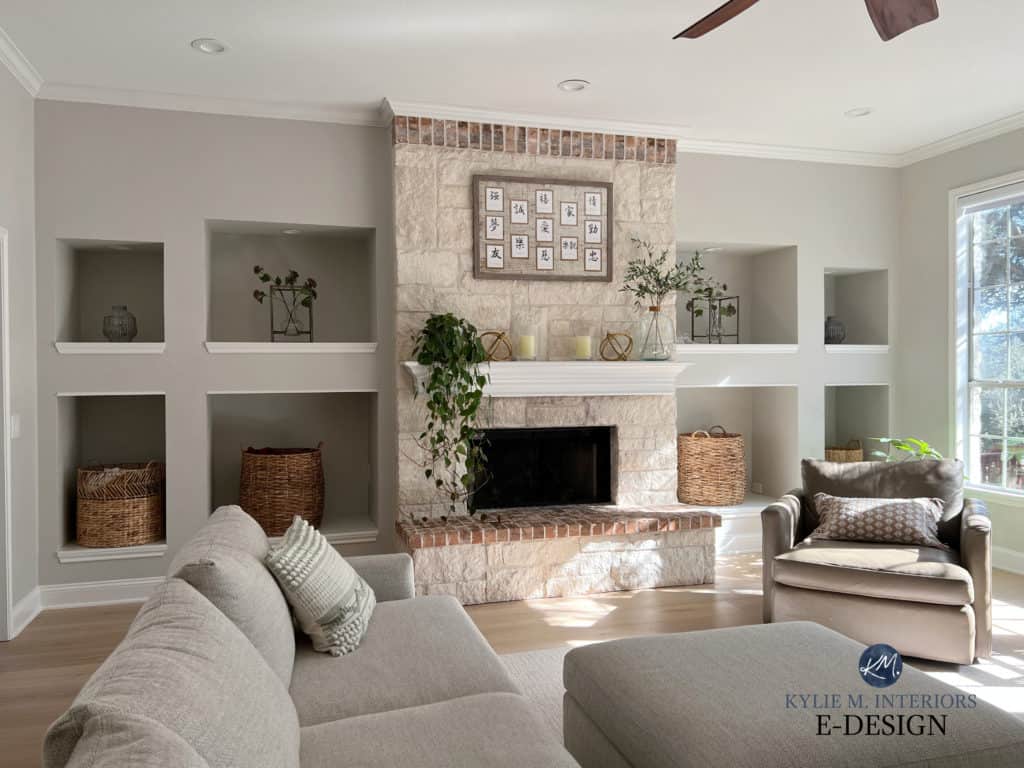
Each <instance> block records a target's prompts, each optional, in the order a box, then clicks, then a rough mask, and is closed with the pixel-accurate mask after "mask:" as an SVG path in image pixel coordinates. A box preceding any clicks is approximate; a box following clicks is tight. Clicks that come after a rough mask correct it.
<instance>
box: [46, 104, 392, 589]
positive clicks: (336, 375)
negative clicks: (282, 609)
mask: <svg viewBox="0 0 1024 768" xmlns="http://www.w3.org/2000/svg"><path fill="white" fill-rule="evenodd" d="M36 145H37V147H38V149H39V151H38V153H37V175H36V184H37V205H38V208H37V210H38V226H37V241H36V242H37V251H38V267H37V268H38V283H39V286H40V290H39V311H38V313H37V322H38V343H37V345H36V352H37V354H38V364H39V367H38V374H39V385H40V386H39V389H40V403H39V406H40V412H39V422H40V431H41V432H42V434H45V435H47V436H48V438H47V439H46V440H43V441H40V447H39V462H40V467H41V468H42V469H41V472H40V482H39V495H40V500H39V501H40V509H41V510H42V512H41V514H40V525H39V552H40V563H39V583H41V584H60V583H68V582H75V581H91V580H100V579H110V578H134V577H143V576H154V575H158V574H161V573H163V572H164V571H165V570H166V568H167V563H168V558H169V557H170V556H172V555H173V553H174V552H175V551H176V550H177V549H178V547H180V546H181V544H182V543H183V542H184V541H185V540H186V539H188V537H190V536H191V535H192V534H193V533H194V532H195V531H196V530H197V529H198V528H199V527H200V526H201V525H202V524H203V522H204V521H205V519H206V517H207V516H208V515H209V513H210V511H211V510H210V500H211V497H212V495H213V493H212V489H211V472H210V467H211V449H210V445H209V436H210V434H211V429H210V411H209V408H208V407H207V405H208V403H207V395H208V393H210V392H248V391H257V392H279V391H289V390H290V391H304V392H310V391H320V392H324V391H370V390H375V389H379V391H380V397H381V399H382V401H384V402H393V401H394V395H393V386H394V384H393V382H394V362H393V355H394V352H393V339H394V325H393V323H394V321H393V315H394V300H393V290H394V289H393V285H394V272H393V270H394V267H393V262H394V255H393V253H394V249H393V243H394V236H393V232H392V224H391V221H392V215H391V208H392V203H391V197H392V191H391V174H390V173H389V169H390V167H391V162H390V152H391V149H390V136H389V133H388V131H386V130H383V129H376V128H358V127H350V126H338V125H327V124H319V123H303V122H296V121H288V120H264V119H251V118H237V117H224V116H216V115H202V114H194V113H187V112H167V111H158V110H145V109H133V108H122V107H109V106H99V105H88V104H72V103H64V102H51V101H40V102H38V103H37V106H36ZM268 179H271V180H273V183H268V182H267V180H268ZM100 184H102V187H103V194H97V193H96V189H97V185H100ZM209 221H254V222H289V223H292V224H295V225H303V224H306V225H316V226H325V227H360V228H366V229H373V230H375V231H376V236H375V238H374V250H373V257H374V267H373V268H374V275H373V285H374V286H375V290H376V295H375V296H374V307H375V313H374V315H375V316H374V317H373V325H374V336H375V337H376V338H377V339H379V343H380V348H379V354H378V355H377V356H376V357H375V358H374V357H369V358H367V357H360V358H355V359H352V358H350V357H347V356H335V355H308V356H303V355H288V356H287V357H282V358H278V357H273V356H268V355H211V354H209V353H208V352H207V351H206V350H205V348H204V347H203V341H204V340H206V339H207V338H208V335H207V331H208V304H209V302H208V287H209V286H208V281H209V279H210V270H209V264H208V254H207V250H208V243H207V239H208V228H207V222H209ZM62 239H87V240H107V241H111V240H112V241H135V242H159V243H163V244H164V287H163V290H164V303H165V307H166V309H167V311H166V313H165V324H164V331H165V333H164V335H165V339H166V344H167V347H166V351H165V353H164V354H163V355H140V356H133V355H123V356H119V357H117V358H112V357H106V356H99V355H59V354H57V352H56V350H55V349H54V348H53V341H54V339H55V338H56V337H57V331H58V326H57V319H56V312H55V311H54V309H53V306H54V301H55V295H54V292H56V291H60V290H63V289H62V288H61V286H60V284H59V280H58V279H57V264H58V262H59V257H60V253H59V251H60V248H59V241H60V240H62ZM384 371H386V372H387V375H384V374H383V372H384ZM112 389H113V391H120V392H124V393H148V394H163V395H165V397H166V400H165V405H166V455H167V501H168V507H167V534H168V545H169V553H168V556H167V557H164V558H153V559H139V560H123V561H116V562H98V563H97V562H92V563H75V564H66V565H61V564H59V563H58V562H57V559H56V557H55V554H54V553H55V551H56V550H57V549H58V548H59V547H60V546H61V545H62V544H63V541H62V537H63V525H62V520H61V518H62V514H61V508H62V500H61V498H60V495H61V494H60V487H61V486H60V483H59V482H55V481H56V480H57V479H58V476H59V472H60V467H61V465H62V461H63V459H62V455H61V452H62V450H63V449H62V447H61V445H60V442H59V441H58V439H57V432H58V398H57V397H56V395H57V393H78V394H88V393H94V394H103V393H110V392H111V391H112ZM375 418H376V423H375V429H374V432H375V433H376V434H377V435H380V436H381V437H380V438H379V439H378V440H377V441H376V442H375V445H376V455H375V456H374V459H375V462H374V463H375V468H374V469H375V478H374V489H375V491H376V498H375V499H374V508H375V509H379V510H380V511H381V516H380V520H379V525H380V531H381V534H380V537H379V538H378V541H377V543H376V544H375V545H366V546H364V547H361V548H360V549H363V550H369V549H380V550H390V549H391V548H392V547H393V546H394V534H393V519H391V518H390V517H389V515H390V514H391V510H392V509H393V499H394V475H393V472H394V467H395V455H396V449H395V445H394V441H393V439H392V438H391V437H390V436H393V435H394V433H395V426H394V412H393V410H392V409H389V408H379V409H377V412H376V417H375ZM328 482H329V480H328ZM353 550H354V548H353V549H350V550H347V551H353Z"/></svg>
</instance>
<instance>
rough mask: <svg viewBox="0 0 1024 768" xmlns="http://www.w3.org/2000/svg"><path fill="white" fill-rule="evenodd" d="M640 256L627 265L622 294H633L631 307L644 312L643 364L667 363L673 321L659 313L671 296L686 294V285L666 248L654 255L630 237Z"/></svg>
mask: <svg viewBox="0 0 1024 768" xmlns="http://www.w3.org/2000/svg"><path fill="white" fill-rule="evenodd" d="M630 240H631V241H632V243H633V247H635V248H636V249H637V250H638V251H640V252H641V253H642V254H643V255H642V256H641V257H640V258H637V259H633V260H632V261H630V262H629V263H628V264H627V265H626V275H625V277H624V279H623V283H622V288H620V289H619V290H621V291H622V292H624V293H629V294H632V296H633V306H635V307H636V308H637V309H638V310H640V311H643V309H644V307H646V308H647V315H646V316H645V318H644V321H643V324H642V326H641V329H640V340H641V341H640V358H641V359H642V360H668V359H669V358H670V357H671V356H672V345H673V344H674V343H675V331H674V330H673V325H672V318H670V317H668V316H667V315H666V314H665V313H663V312H662V311H661V305H662V303H663V302H664V301H665V298H666V297H667V296H668V295H669V294H670V293H675V292H676V291H682V290H685V289H686V287H687V286H688V284H689V281H688V280H689V278H688V274H687V272H686V271H685V269H684V267H683V265H681V264H676V263H675V258H674V257H673V256H672V253H671V251H670V250H669V249H668V248H665V249H664V250H662V252H661V255H660V256H659V255H655V247H654V246H653V245H652V244H651V243H650V242H648V241H647V240H641V239H640V238H639V237H636V236H635V235H634V236H633V237H630Z"/></svg>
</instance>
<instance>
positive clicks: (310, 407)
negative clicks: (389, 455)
mask: <svg viewBox="0 0 1024 768" xmlns="http://www.w3.org/2000/svg"><path fill="white" fill-rule="evenodd" d="M207 401H208V408H209V417H210V419H209V424H210V432H211V435H210V446H211V447H210V461H211V468H210V474H211V493H212V498H211V502H212V503H211V509H216V508H217V507H219V506H222V505H224V504H237V503H238V496H239V493H238V491H239V476H240V473H241V456H242V451H243V450H244V449H246V448H249V447H253V448H266V447H273V448H312V447H316V446H317V445H319V444H321V443H322V444H323V446H322V461H323V468H324V518H323V522H322V524H321V530H323V532H324V533H325V534H327V535H328V537H329V538H330V535H331V534H353V533H358V532H364V533H365V532H366V531H372V532H373V533H374V535H375V534H376V530H377V524H376V522H374V520H375V517H376V512H375V510H374V508H373V502H372V500H373V498H374V494H373V486H374V471H375V470H374V467H373V461H374V459H373V457H374V456H376V455H377V450H376V435H375V424H376V414H377V396H376V395H375V394H372V393H365V392H324V393H287V394H285V393H273V394H211V395H209V396H208V398H207Z"/></svg>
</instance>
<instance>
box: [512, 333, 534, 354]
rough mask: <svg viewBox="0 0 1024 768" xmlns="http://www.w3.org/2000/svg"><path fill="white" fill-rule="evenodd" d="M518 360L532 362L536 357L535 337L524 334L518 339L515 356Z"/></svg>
mask: <svg viewBox="0 0 1024 768" xmlns="http://www.w3.org/2000/svg"><path fill="white" fill-rule="evenodd" d="M516 357H518V358H519V359H520V360H533V359H534V358H535V357H537V337H536V336H534V335H533V334H524V335H523V336H520V337H519V350H518V353H517V355H516Z"/></svg>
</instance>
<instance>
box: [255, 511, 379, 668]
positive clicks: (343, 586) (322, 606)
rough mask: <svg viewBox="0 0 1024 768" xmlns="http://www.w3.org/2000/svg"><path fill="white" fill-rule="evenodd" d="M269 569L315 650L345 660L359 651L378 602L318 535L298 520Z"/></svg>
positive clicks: (270, 557) (270, 560) (274, 550)
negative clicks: (355, 651)
mask: <svg viewBox="0 0 1024 768" xmlns="http://www.w3.org/2000/svg"><path fill="white" fill-rule="evenodd" d="M266 563H267V567H268V568H269V569H270V572H271V573H273V574H274V577H275V578H276V579H277V582H278V583H279V584H280V585H281V589H282V591H283V592H284V595H285V597H286V598H287V599H288V603H289V605H291V607H292V610H293V611H294V612H295V618H296V619H297V620H298V622H299V626H300V627H301V628H302V631H303V632H305V633H306V634H307V635H309V637H310V638H311V639H312V641H313V649H314V650H317V651H320V652H322V653H329V654H331V655H332V656H341V655H343V654H346V653H351V652H352V651H354V650H355V649H356V648H357V647H358V646H359V643H360V641H361V640H362V639H363V634H364V633H365V632H366V626H367V624H368V623H369V621H370V614H372V613H373V608H374V606H375V605H376V603H377V601H376V598H375V597H374V594H373V590H372V589H371V588H370V585H369V584H367V583H366V582H365V581H364V580H363V579H362V577H361V576H360V575H359V574H358V573H356V572H355V570H354V569H353V568H352V566H351V565H349V564H348V563H346V562H345V559H344V558H343V557H342V556H341V555H340V554H338V551H337V550H336V549H335V548H334V547H332V546H331V545H330V543H329V542H328V541H327V539H325V538H324V537H323V535H322V534H321V533H320V532H319V531H317V530H316V529H315V528H314V527H313V526H311V525H310V524H309V523H307V522H306V521H305V520H303V519H302V518H301V517H296V518H295V520H294V521H293V522H292V524H291V526H290V527H289V528H288V530H287V531H285V534H284V538H283V539H282V541H281V543H280V544H279V545H278V546H275V547H272V548H271V550H270V552H269V553H268V554H267V558H266Z"/></svg>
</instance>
